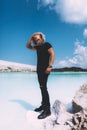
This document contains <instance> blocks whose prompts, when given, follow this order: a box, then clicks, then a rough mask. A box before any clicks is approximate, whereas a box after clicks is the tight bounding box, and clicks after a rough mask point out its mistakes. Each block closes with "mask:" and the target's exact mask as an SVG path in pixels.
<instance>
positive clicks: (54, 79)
mask: <svg viewBox="0 0 87 130" xmlns="http://www.w3.org/2000/svg"><path fill="white" fill-rule="evenodd" d="M84 83H87V73H84V72H55V73H54V72H52V73H51V74H50V76H49V79H48V91H49V95H50V101H51V105H53V103H54V101H55V100H56V99H58V100H61V101H62V102H63V103H66V104H68V103H70V102H71V101H72V98H73V97H74V95H75V93H76V91H77V90H78V89H79V87H80V86H81V85H83V84H84ZM40 102H41V95H40V89H39V84H38V81H37V74H36V73H35V72H14V73H13V72H11V73H0V129H1V130H29V126H28V123H27V119H26V113H27V111H28V110H33V109H34V108H35V107H37V106H39V105H40Z"/></svg>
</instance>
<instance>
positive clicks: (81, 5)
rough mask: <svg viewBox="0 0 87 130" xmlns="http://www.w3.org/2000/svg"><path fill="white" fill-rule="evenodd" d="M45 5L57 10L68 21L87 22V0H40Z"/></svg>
mask: <svg viewBox="0 0 87 130" xmlns="http://www.w3.org/2000/svg"><path fill="white" fill-rule="evenodd" d="M38 2H39V3H41V5H43V6H48V7H49V9H53V10H55V11H56V13H57V14H58V15H60V17H61V19H62V20H63V21H65V22H68V23H75V24H86V23H87V0H38Z"/></svg>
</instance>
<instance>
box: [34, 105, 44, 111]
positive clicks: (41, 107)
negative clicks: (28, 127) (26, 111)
mask: <svg viewBox="0 0 87 130" xmlns="http://www.w3.org/2000/svg"><path fill="white" fill-rule="evenodd" d="M42 110H43V106H40V107H39V108H36V109H35V110H34V111H36V112H40V111H42Z"/></svg>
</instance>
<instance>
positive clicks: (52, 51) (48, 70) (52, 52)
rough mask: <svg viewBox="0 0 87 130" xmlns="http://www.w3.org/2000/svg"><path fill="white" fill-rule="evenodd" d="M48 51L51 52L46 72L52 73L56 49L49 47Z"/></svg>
mask: <svg viewBox="0 0 87 130" xmlns="http://www.w3.org/2000/svg"><path fill="white" fill-rule="evenodd" d="M48 52H49V54H50V60H49V66H48V67H47V69H46V73H50V72H51V70H52V65H53V63H54V58H55V54H54V50H53V48H49V49H48Z"/></svg>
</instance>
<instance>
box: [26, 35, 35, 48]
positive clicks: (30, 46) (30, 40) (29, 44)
mask: <svg viewBox="0 0 87 130" xmlns="http://www.w3.org/2000/svg"><path fill="white" fill-rule="evenodd" d="M31 42H32V36H31V37H30V39H29V40H28V42H27V45H26V47H27V48H28V49H31V50H36V49H35V47H34V46H32V45H31Z"/></svg>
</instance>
